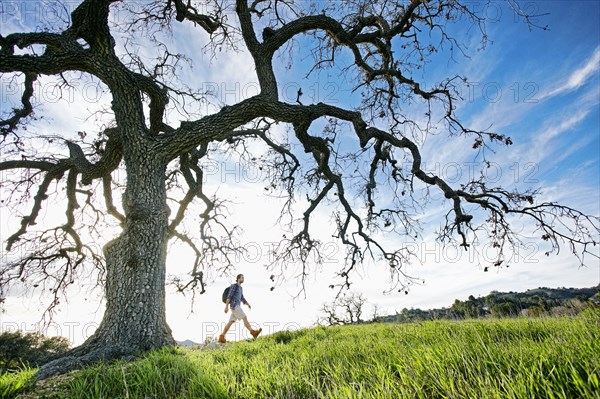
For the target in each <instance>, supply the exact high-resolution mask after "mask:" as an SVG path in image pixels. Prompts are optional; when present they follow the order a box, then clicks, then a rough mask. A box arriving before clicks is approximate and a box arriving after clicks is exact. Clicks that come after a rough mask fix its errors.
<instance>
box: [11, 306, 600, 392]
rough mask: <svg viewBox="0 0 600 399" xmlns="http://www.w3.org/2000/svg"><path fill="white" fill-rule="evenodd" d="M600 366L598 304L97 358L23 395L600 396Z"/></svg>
mask: <svg viewBox="0 0 600 399" xmlns="http://www.w3.org/2000/svg"><path fill="white" fill-rule="evenodd" d="M599 374H600V312H598V311H586V312H584V313H582V314H580V315H579V316H576V317H574V318H567V317H563V318H546V319H505V320H473V321H461V322H452V321H435V322H425V323H415V324H365V325H356V326H346V327H327V328H324V327H317V328H312V329H306V330H300V331H295V332H280V333H277V334H274V335H271V336H268V337H264V338H260V339H258V340H256V341H254V342H238V343H234V344H228V345H225V346H220V347H218V348H217V349H212V350H206V349H198V348H196V349H193V348H192V349H189V348H185V349H183V348H179V349H170V350H163V351H158V352H153V353H150V354H148V355H147V356H145V357H143V358H142V359H140V360H138V361H136V362H132V363H125V362H119V363H115V364H113V365H111V366H106V365H99V366H95V367H92V368H89V369H86V370H83V371H80V372H77V373H74V374H72V375H71V376H69V377H68V378H65V379H63V382H60V383H57V382H44V386H46V387H52V386H53V385H56V384H58V386H57V387H54V388H51V389H50V390H46V391H40V388H37V389H36V390H34V391H33V392H31V393H29V394H28V396H26V397H29V398H32V397H36V396H35V395H38V397H40V396H41V395H44V397H55V398H94V399H100V398H111V399H112V398H131V399H133V398H155V399H157V398H240V399H242V398H243V399H250V398H302V399H305V398H469V399H471V398H536V399H541V398H565V399H566V398H600V386H599V384H600V383H599V378H600V377H599ZM6 378H8V377H5V379H6ZM2 384H4V387H5V381H0V392H2V391H1V390H2V387H3V385H2ZM51 392H54V394H51Z"/></svg>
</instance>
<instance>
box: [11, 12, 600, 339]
mask: <svg viewBox="0 0 600 399" xmlns="http://www.w3.org/2000/svg"><path fill="white" fill-rule="evenodd" d="M29 4H31V3H29ZM468 4H469V5H471V6H472V7H474V8H475V9H478V8H482V7H485V10H484V12H485V13H486V15H488V16H489V17H490V18H491V19H492V21H491V22H490V23H489V24H488V26H487V33H488V35H489V39H490V42H489V43H488V45H487V46H486V48H485V49H483V50H477V49H478V47H479V44H480V43H479V42H478V40H477V38H476V37H475V36H474V32H472V31H466V30H465V29H463V28H462V27H461V26H459V27H457V28H456V29H455V34H456V35H457V38H459V39H462V41H463V42H464V43H466V44H468V50H469V53H470V55H471V58H470V59H466V58H464V57H461V56H460V55H456V56H455V57H454V58H455V61H450V62H449V61H448V60H447V59H448V56H447V54H439V56H438V57H437V58H436V60H435V62H432V63H430V64H428V65H427V66H426V67H425V68H424V70H423V71H419V72H418V73H415V74H414V75H413V76H412V77H413V78H414V79H415V80H420V81H423V84H424V86H425V87H427V85H428V82H429V84H430V83H431V82H433V83H435V82H437V81H439V80H441V79H442V78H443V77H445V76H447V75H453V74H460V75H464V76H466V77H467V78H468V79H469V82H470V86H469V87H466V88H464V89H463V90H464V91H462V93H463V98H464V101H463V102H461V103H459V104H458V110H457V112H458V114H459V115H460V116H461V117H462V119H463V121H465V122H466V124H467V125H470V126H473V127H475V128H485V127H488V126H492V130H495V131H498V132H500V133H503V134H505V135H507V136H510V137H511V138H512V139H513V142H514V145H512V146H510V147H503V146H499V147H497V151H496V152H495V153H491V152H489V153H487V154H486V156H487V157H488V160H490V161H491V162H492V168H488V169H483V171H484V173H486V174H487V176H488V177H491V178H492V180H494V181H495V182H497V183H498V184H503V185H505V186H508V187H518V188H521V189H526V188H540V189H541V191H542V193H543V195H544V196H545V198H547V199H549V200H553V201H554V200H556V201H561V202H562V203H564V204H567V205H571V206H574V207H577V208H580V209H582V210H585V211H587V212H590V213H592V214H595V215H599V214H600V201H599V198H600V106H599V102H600V2H596V1H537V2H523V3H522V4H523V7H524V8H525V9H526V10H527V11H531V12H534V13H539V14H546V13H547V15H544V16H542V17H540V18H539V19H537V20H536V23H538V24H539V25H542V26H546V25H547V26H548V30H541V29H532V30H530V29H528V27H527V26H526V25H525V24H524V23H523V21H522V19H520V18H518V17H516V16H515V15H514V14H513V13H511V11H510V10H509V9H508V7H507V6H506V4H505V3H504V2H492V3H490V5H487V6H486V5H485V3H484V2H481V3H480V2H468ZM9 5H11V7H12V6H14V5H20V3H18V2H13V3H10V4H9V3H5V2H3V3H2V7H3V8H2V9H3V10H4V11H3V12H4V13H3V15H2V16H1V17H2V27H1V28H0V31H1V33H2V34H6V33H8V32H10V31H11V29H19V28H20V27H22V26H24V27H31V26H32V23H33V22H39V21H33V22H32V19H31V18H29V19H23V18H20V17H18V16H16V14H14V13H13V11H14V9H15V8H14V7H12V8H7V7H8V6H9ZM18 8H19V7H17V9H18ZM30 17H31V16H30ZM34 20H35V19H34ZM46 22H47V21H46ZM188 35H190V36H188ZM173 37H174V39H175V43H174V45H175V47H176V48H177V50H179V51H182V52H185V53H187V54H193V55H195V58H194V59H193V65H194V67H193V69H189V68H183V69H182V70H181V71H180V77H181V78H182V79H184V80H186V81H187V82H188V84H189V85H190V86H192V87H198V88H211V89H212V90H213V91H214V92H215V93H214V94H215V98H214V103H216V104H219V103H220V104H222V103H229V102H234V101H237V100H239V99H242V98H244V97H245V96H247V95H250V94H253V93H254V91H253V90H254V89H255V88H256V83H255V82H256V77H255V75H254V73H253V72H252V70H249V69H248V65H250V62H251V60H250V57H249V56H248V54H247V53H245V52H244V51H242V52H239V53H235V52H231V51H224V52H222V53H218V54H217V56H216V57H215V58H214V59H210V57H208V56H206V55H203V53H202V51H201V47H202V45H203V44H204V43H203V42H202V41H201V40H199V39H198V37H199V36H198V33H197V31H196V30H194V29H193V27H192V26H191V25H190V24H187V25H176V26H175V29H174V36H173ZM191 38H193V39H191ZM138 40H139V41H140V42H141V43H143V38H142V37H140V38H138ZM140 51H141V52H142V53H144V52H146V53H148V54H151V53H152V51H153V49H152V48H141V49H140ZM301 52H305V51H304V50H301ZM299 59H300V61H299V62H296V63H295V64H294V66H293V67H292V68H291V69H288V68H286V67H285V62H286V59H285V57H283V58H282V59H281V64H280V65H278V66H277V73H278V75H279V77H280V79H281V84H280V91H281V98H282V99H283V100H289V101H291V102H293V101H295V93H296V91H297V88H298V87H302V88H303V91H304V93H305V95H304V97H303V101H305V103H307V102H310V101H311V100H314V101H315V102H316V101H328V102H335V103H336V104H339V105H346V104H352V103H353V102H355V101H356V94H353V93H352V92H351V88H352V87H351V82H349V81H348V79H347V78H345V77H344V75H343V74H342V73H341V71H340V69H339V68H333V69H331V70H326V71H322V72H321V73H319V74H318V75H311V76H310V77H309V78H306V77H305V75H306V71H307V69H308V68H310V64H309V62H310V58H309V57H308V54H303V55H302V56H301V57H299ZM2 79H3V80H2V93H0V94H1V103H0V105H1V107H2V111H4V110H5V109H6V108H7V107H9V106H11V105H13V104H14V101H16V100H18V98H19V93H17V92H14V90H13V89H12V88H9V86H8V85H7V81H6V80H5V78H4V77H3V78H2ZM100 91H102V90H101V89H100ZM88 94H89V93H88ZM80 95H81V93H79V94H75V96H74V98H73V99H72V100H71V101H62V102H58V103H52V104H49V105H48V106H46V107H45V108H43V109H39V110H38V112H40V113H44V115H45V116H47V117H48V118H49V119H50V120H52V121H54V123H55V126H58V127H59V128H60V131H63V132H65V134H66V135H73V134H75V132H76V131H79V130H82V126H83V127H85V128H86V129H90V130H91V131H94V126H93V120H85V121H84V120H83V119H82V118H81V115H86V113H89V112H90V110H91V109H93V107H92V105H94V104H93V103H91V102H87V103H84V102H82V101H78V98H79V97H78V96H80ZM311 97H312V98H311ZM98 100H99V101H98V104H107V103H108V100H107V95H106V94H104V95H98ZM198 109H199V111H200V112H201V113H206V112H211V110H213V109H214V108H213V106H212V105H208V104H200V105H198ZM65 110H68V112H65ZM418 110H419V108H418V107H416V108H415V112H418ZM170 118H171V120H177V119H178V115H176V114H173V115H170ZM36 128H37V129H38V130H39V131H40V132H45V133H48V134H49V132H51V131H55V130H53V129H52V128H49V127H48V126H47V125H42V124H38V125H37V126H36ZM56 130H58V129H56ZM279 134H280V135H285V134H286V133H285V130H283V129H281V131H279ZM421 139H422V153H423V157H424V161H425V165H426V168H427V169H428V170H430V171H432V172H435V173H437V174H440V175H441V176H443V177H446V178H447V179H450V180H451V181H453V182H454V183H455V184H459V183H460V182H462V181H464V179H466V178H468V177H469V176H470V175H472V173H479V171H480V170H481V169H482V159H481V155H480V154H478V153H477V152H476V151H474V150H472V149H471V144H472V140H470V139H469V140H467V139H461V138H453V139H452V140H448V137H447V135H446V134H444V132H443V131H440V132H438V133H437V134H431V135H428V136H426V137H422V138H421ZM344 145H348V146H350V145H353V144H352V143H351V142H348V143H346V144H344ZM253 148H255V150H256V151H261V148H260V147H253ZM63 150H64V149H63ZM249 168H251V166H248V165H239V164H229V163H227V162H225V161H223V160H220V159H218V160H217V161H216V162H215V168H214V169H213V170H212V172H211V173H210V175H209V180H208V181H207V186H208V187H210V189H211V190H213V191H214V192H216V193H218V194H219V195H222V196H225V197H227V198H228V199H230V200H232V201H233V203H234V204H233V205H232V206H231V216H230V219H232V220H235V221H236V223H237V224H239V225H240V226H241V227H242V228H243V229H244V234H243V235H242V236H241V237H240V238H239V239H240V242H241V243H242V244H243V245H245V246H246V247H248V248H250V249H252V250H253V252H252V254H251V255H248V256H245V257H241V258H240V259H239V264H238V268H237V270H235V271H234V274H235V273H236V272H242V273H245V274H246V281H247V282H246V284H245V290H246V296H247V297H248V299H249V300H250V301H251V302H252V304H253V310H252V311H251V312H249V316H250V319H251V321H255V322H258V323H261V324H263V325H267V326H268V327H267V328H266V331H267V332H273V331H276V330H278V329H283V328H296V327H298V326H307V325H310V324H312V323H313V322H314V321H315V320H316V317H317V311H318V308H319V307H320V305H321V304H322V303H323V302H326V301H329V300H330V299H331V298H332V295H333V293H332V291H331V290H329V289H328V288H327V286H328V285H329V284H330V283H331V281H332V275H333V273H334V272H335V271H336V270H338V269H339V265H340V263H339V262H340V255H342V254H343V251H342V250H341V248H339V247H338V246H336V244H335V243H334V242H333V241H332V239H331V238H330V236H331V231H330V229H329V228H330V225H331V224H330V219H329V215H328V211H330V210H331V209H323V210H322V211H321V212H320V213H317V214H316V216H317V218H316V219H315V221H314V226H315V230H316V234H317V235H319V234H320V235H321V236H322V239H323V240H324V242H325V243H326V244H327V245H328V251H329V252H328V256H329V258H328V259H327V260H328V262H325V264H324V265H323V266H322V267H321V268H315V271H314V273H313V274H312V275H311V277H310V278H309V280H308V283H309V284H308V285H307V289H306V292H305V294H306V295H305V296H304V295H302V296H301V297H300V298H299V299H296V300H292V298H293V297H294V296H295V294H297V293H298V289H299V287H298V285H297V280H296V279H294V277H293V275H294V274H293V272H292V270H293V267H294V265H291V269H290V271H289V272H288V279H287V280H286V281H284V282H281V284H280V285H278V286H277V287H276V289H275V290H274V291H272V292H271V291H270V290H269V288H270V287H271V284H270V282H269V279H268V276H269V275H270V272H269V271H267V270H265V268H264V265H265V264H266V263H267V262H268V249H269V246H270V245H271V243H272V242H274V241H275V240H276V239H277V237H280V235H281V230H279V229H278V228H277V226H276V224H275V221H276V219H277V215H278V212H277V210H278V207H279V206H280V205H281V203H280V202H278V201H277V200H276V199H274V198H268V197H267V198H265V197H264V195H263V186H262V184H260V183H258V184H256V182H255V179H253V178H250V177H249V176H252V170H250V169H249ZM446 209H447V204H446V205H444V203H443V199H442V198H441V196H437V197H436V196H434V197H433V201H431V203H430V204H429V206H427V207H425V208H423V209H422V210H420V213H419V215H418V216H419V218H420V220H421V221H423V222H424V223H425V228H424V231H423V241H414V242H413V241H411V240H402V239H400V240H398V239H392V238H389V243H390V245H394V244H395V245H401V244H404V245H413V246H415V248H416V249H417V253H418V254H419V256H418V259H417V261H416V262H414V263H413V264H412V265H411V266H410V267H409V268H408V271H409V272H410V273H411V274H413V275H416V276H419V277H421V278H422V279H423V280H425V284H422V285H415V286H413V287H412V288H411V290H410V293H409V295H403V294H402V295H398V294H392V295H384V294H383V291H384V290H385V289H386V288H387V284H388V282H387V279H388V274H387V271H386V267H385V266H384V265H381V264H376V263H373V262H367V264H365V265H364V267H363V268H362V269H361V270H360V274H359V275H358V276H356V277H355V281H356V284H355V288H354V289H355V290H357V291H361V292H363V293H364V294H365V297H366V298H367V299H368V301H369V306H370V305H373V304H378V305H380V306H381V307H382V309H383V311H384V312H387V313H394V312H395V311H400V310H401V309H403V308H410V307H420V308H430V307H442V306H449V305H450V304H452V302H453V301H454V299H456V298H459V299H465V298H466V297H468V296H469V295H471V294H472V295H475V296H478V295H485V294H487V293H489V292H490V291H492V290H499V291H510V290H512V291H520V290H525V289H529V288H536V287H538V286H548V287H561V286H567V287H589V286H593V285H597V284H599V283H600V264H599V263H598V260H594V259H591V258H590V263H589V265H588V266H587V267H585V268H579V267H578V263H577V261H576V260H574V259H573V258H572V257H569V256H568V254H567V253H566V252H568V251H563V252H562V253H561V254H560V255H559V256H552V257H550V258H547V257H545V256H543V252H544V248H543V247H541V246H539V245H538V243H536V242H535V241H531V242H528V243H527V244H528V245H526V246H525V248H524V249H523V250H522V252H521V253H519V254H514V262H512V265H511V267H510V268H502V269H498V270H492V271H491V272H487V273H485V272H484V271H483V268H482V266H481V264H480V263H478V262H477V261H475V259H474V257H473V256H472V255H471V254H463V253H457V252H455V251H453V249H452V248H449V249H448V248H446V249H444V248H441V247H439V246H437V245H436V244H435V243H433V235H434V231H435V229H436V228H437V227H438V226H439V224H440V220H441V219H440V217H442V215H443V214H444V211H445V210H446ZM61 214H62V211H61ZM1 216H2V220H1V225H0V233H1V234H0V235H1V237H2V238H3V239H5V238H6V237H7V236H8V235H9V234H10V233H11V232H12V231H13V230H14V226H15V224H14V223H16V219H15V215H11V214H9V212H7V210H6V209H2V213H1ZM51 216H52V215H48V217H51ZM515 222H516V223H517V224H519V223H521V224H523V226H522V228H523V232H524V234H525V235H527V234H530V230H531V226H529V225H527V224H526V223H524V222H523V221H519V220H516V221H515ZM107 240H108V238H107ZM394 240H396V241H394ZM101 244H102V243H99V245H101ZM190 256H191V254H190V253H189V252H187V251H186V250H185V249H183V248H181V247H178V246H174V247H172V251H171V255H170V258H169V266H168V267H169V270H168V273H170V274H174V275H177V274H181V275H184V274H185V273H186V271H187V270H188V269H187V267H188V266H189V264H190V263H191V261H190ZM485 256H486V255H485V253H484V254H483V257H484V258H485ZM212 278H213V282H212V283H211V285H210V287H209V290H208V292H207V294H205V295H203V296H201V297H199V298H197V301H196V304H195V305H194V308H193V311H194V312H193V313H190V300H189V297H181V296H178V295H169V298H168V315H167V317H168V321H169V324H170V325H171V327H172V328H173V331H174V335H175V337H176V339H186V338H189V339H193V340H195V341H202V340H203V339H205V338H206V337H207V336H210V335H214V333H216V332H217V331H218V330H219V328H220V326H221V323H222V322H224V321H225V320H226V318H225V315H223V313H222V305H221V303H220V299H219V298H220V292H221V288H222V287H223V286H225V285H226V284H227V281H228V278H227V276H222V275H220V274H218V273H214V274H213V275H212ZM45 300H46V299H45V298H44V297H39V296H38V295H34V296H32V297H28V298H25V297H23V295H22V293H21V292H20V291H19V290H15V292H14V294H13V295H12V296H11V297H9V298H8V301H7V305H6V312H5V313H2V314H0V324H1V326H0V327H1V329H4V330H6V329H10V328H13V327H15V326H19V327H21V328H25V329H32V328H34V323H35V322H36V321H38V320H39V318H40V314H41V311H42V310H43V309H44V308H45V306H44V304H45ZM102 306H103V305H102V301H101V296H100V294H99V293H97V292H96V293H94V294H93V295H92V294H89V293H88V291H87V289H86V288H83V287H82V288H80V289H75V290H73V291H72V292H71V295H70V300H69V302H68V304H66V305H64V306H62V307H61V312H60V313H59V314H57V316H56V324H55V325H54V333H61V334H63V335H68V336H69V337H70V338H71V339H72V340H73V341H74V342H76V343H77V342H80V341H81V340H82V339H83V338H85V336H86V334H88V335H89V333H90V331H92V330H93V327H94V325H95V324H94V323H97V322H98V321H99V320H100V317H101V315H102ZM369 311H370V309H367V313H368V312H369ZM52 332H53V331H50V333H52ZM234 333H235V332H234ZM240 334H241V333H240ZM240 337H242V336H240Z"/></svg>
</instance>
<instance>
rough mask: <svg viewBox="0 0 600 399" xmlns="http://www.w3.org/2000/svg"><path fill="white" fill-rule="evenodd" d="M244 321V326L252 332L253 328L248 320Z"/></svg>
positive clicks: (245, 318)
mask: <svg viewBox="0 0 600 399" xmlns="http://www.w3.org/2000/svg"><path fill="white" fill-rule="evenodd" d="M242 320H244V325H245V326H246V328H247V329H248V330H250V332H252V326H251V325H250V322H249V321H248V318H247V317H244V318H243V319H242Z"/></svg>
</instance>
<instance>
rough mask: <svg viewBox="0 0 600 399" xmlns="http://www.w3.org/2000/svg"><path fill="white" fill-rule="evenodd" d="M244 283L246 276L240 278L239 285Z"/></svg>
mask: <svg viewBox="0 0 600 399" xmlns="http://www.w3.org/2000/svg"><path fill="white" fill-rule="evenodd" d="M243 282H244V276H240V278H238V284H242V283H243Z"/></svg>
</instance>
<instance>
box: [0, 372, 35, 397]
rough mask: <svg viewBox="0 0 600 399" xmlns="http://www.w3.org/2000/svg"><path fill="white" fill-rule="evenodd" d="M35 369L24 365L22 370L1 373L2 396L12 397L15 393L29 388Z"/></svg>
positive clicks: (0, 388) (0, 394) (0, 387)
mask: <svg viewBox="0 0 600 399" xmlns="http://www.w3.org/2000/svg"><path fill="white" fill-rule="evenodd" d="M35 371H36V370H35V369H31V368H29V367H23V369H22V370H21V371H18V372H9V373H5V374H1V375H0V398H11V397H13V396H14V395H15V393H17V392H20V391H24V390H25V389H27V388H29V385H30V383H29V381H30V380H31V377H33V375H34V374H35Z"/></svg>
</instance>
